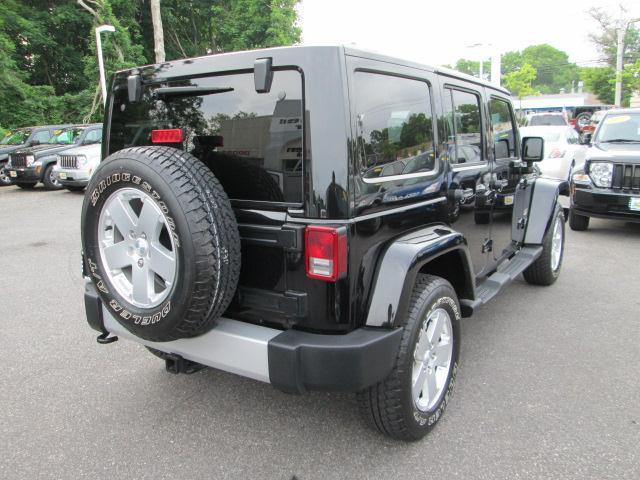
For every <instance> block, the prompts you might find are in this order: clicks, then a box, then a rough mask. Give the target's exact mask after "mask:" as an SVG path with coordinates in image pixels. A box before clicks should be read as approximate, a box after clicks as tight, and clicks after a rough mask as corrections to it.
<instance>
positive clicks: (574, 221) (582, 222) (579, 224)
mask: <svg viewBox="0 0 640 480" xmlns="http://www.w3.org/2000/svg"><path fill="white" fill-rule="evenodd" d="M569 226H570V227H571V230H575V231H577V232H582V231H584V230H586V229H587V228H589V217H585V216H584V215H578V214H577V213H576V212H575V211H574V210H573V208H572V209H571V210H569Z"/></svg>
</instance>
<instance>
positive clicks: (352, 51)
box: [120, 45, 510, 95]
mask: <svg viewBox="0 0 640 480" xmlns="http://www.w3.org/2000/svg"><path fill="white" fill-rule="evenodd" d="M292 49H293V50H300V51H301V52H303V51H304V52H305V53H308V52H311V51H313V50H331V49H335V50H341V51H343V52H344V54H345V55H349V56H354V57H362V58H367V59H371V60H376V61H380V62H385V63H390V64H395V65H402V66H406V67H410V68H417V69H420V70H425V71H429V72H436V73H440V74H442V75H447V76H449V77H453V78H459V79H461V80H464V81H467V82H471V83H475V84H477V85H482V86H484V87H487V88H491V89H493V90H495V91H498V92H501V93H504V94H506V95H510V93H509V91H508V90H507V89H505V88H502V87H498V86H497V85H494V84H492V83H490V82H488V81H486V80H481V79H479V78H476V77H472V76H471V75H467V74H466V73H461V72H458V71H456V70H452V69H449V68H445V67H433V66H430V65H425V64H421V63H417V62H413V61H410V60H404V59H401V58H397V57H391V56H388V55H384V54H381V53H376V52H372V51H368V50H364V49H360V48H355V47H352V46H344V45H327V46H313V45H296V46H292V47H274V48H264V49H257V50H243V51H239V52H228V53H218V54H212V55H204V56H201V57H194V58H208V57H210V58H217V57H225V56H242V55H246V56H255V54H256V53H259V54H260V55H261V56H262V55H268V54H269V53H274V54H275V53H277V52H279V51H284V50H292ZM185 60H190V59H184V58H181V59H176V60H172V61H169V62H165V63H168V64H174V63H179V62H184V61H185ZM150 66H153V64H151V65H142V66H139V67H137V68H130V69H126V70H120V72H122V73H124V72H131V71H133V70H137V69H144V68H145V67H150Z"/></svg>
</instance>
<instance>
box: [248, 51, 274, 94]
mask: <svg viewBox="0 0 640 480" xmlns="http://www.w3.org/2000/svg"><path fill="white" fill-rule="evenodd" d="M271 64H272V60H271V57H267V58H258V59H257V60H256V61H255V62H254V63H253V83H254V86H255V89H256V92H258V93H269V92H270V91H271V82H272V81H273V70H272V65H271Z"/></svg>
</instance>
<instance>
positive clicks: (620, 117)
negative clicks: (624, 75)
mask: <svg viewBox="0 0 640 480" xmlns="http://www.w3.org/2000/svg"><path fill="white" fill-rule="evenodd" d="M585 141H586V142H587V143H589V149H588V150H587V153H586V157H585V163H584V165H583V166H582V168H580V169H578V170H576V171H575V172H574V174H573V176H572V182H571V210H570V213H569V225H570V226H571V228H572V229H573V230H586V229H587V228H588V227H589V218H590V217H598V218H610V219H615V220H624V221H627V222H640V108H628V109H618V110H609V111H607V113H606V114H605V115H604V117H603V118H602V119H601V120H600V123H599V124H598V127H597V129H596V131H595V134H594V135H593V138H591V135H590V134H587V135H586V137H585Z"/></svg>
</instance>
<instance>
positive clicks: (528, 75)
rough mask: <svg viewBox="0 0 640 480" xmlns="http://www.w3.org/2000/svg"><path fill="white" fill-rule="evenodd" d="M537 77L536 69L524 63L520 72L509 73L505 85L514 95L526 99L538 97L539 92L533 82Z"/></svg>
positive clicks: (505, 78)
mask: <svg viewBox="0 0 640 480" xmlns="http://www.w3.org/2000/svg"><path fill="white" fill-rule="evenodd" d="M536 76H537V72H536V69H535V68H534V67H533V66H531V65H530V64H528V63H524V64H523V65H522V68H520V70H517V71H515V72H510V73H507V74H506V75H505V76H504V79H503V83H504V86H505V88H507V89H508V90H509V91H510V92H511V94H512V95H515V96H516V97H524V96H526V95H537V94H538V93H539V92H538V91H536V90H535V89H534V88H533V82H534V81H535V79H536Z"/></svg>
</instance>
